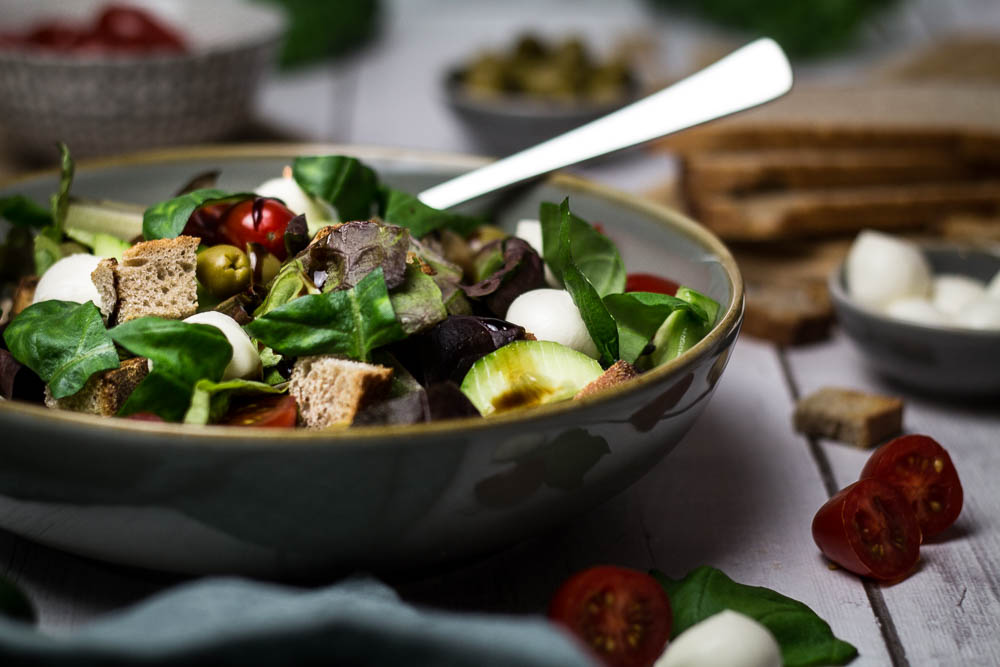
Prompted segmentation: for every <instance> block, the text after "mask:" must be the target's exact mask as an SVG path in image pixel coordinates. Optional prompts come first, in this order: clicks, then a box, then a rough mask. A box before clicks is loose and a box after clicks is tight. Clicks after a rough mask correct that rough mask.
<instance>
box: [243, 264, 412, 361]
mask: <svg viewBox="0 0 1000 667" xmlns="http://www.w3.org/2000/svg"><path fill="white" fill-rule="evenodd" d="M244 329H245V330H246V331H247V333H249V334H250V335H251V336H253V337H254V338H256V339H258V340H260V341H261V342H263V343H264V344H265V345H267V346H268V347H270V348H272V349H273V350H274V351H275V352H277V353H279V354H282V355H286V356H290V357H298V356H302V355H306V354H340V355H344V356H346V357H350V358H351V359H359V360H362V361H367V360H368V358H369V356H370V353H371V351H372V350H373V349H375V348H377V347H380V346H382V345H385V344H387V343H391V342H393V341H396V340H399V339H401V338H403V337H404V336H405V335H406V334H405V333H404V331H403V328H402V327H401V326H400V324H399V322H398V320H397V319H396V313H395V311H394V310H393V307H392V302H391V301H390V299H389V291H388V289H386V286H385V278H384V277H383V275H382V269H381V267H379V268H377V269H375V270H374V271H372V272H371V273H369V274H368V275H367V276H365V277H364V278H363V279H362V280H361V282H359V283H358V284H357V285H356V286H355V287H353V288H352V289H347V290H339V291H336V292H325V293H323V294H311V295H308V296H303V297H300V298H298V299H295V300H294V301H290V302H288V303H286V304H284V305H283V306H279V307H277V308H275V309H273V310H271V311H269V312H267V313H266V314H264V315H262V316H260V317H258V318H257V319H255V320H254V321H253V322H251V323H250V324H248V325H246V326H245V327H244Z"/></svg>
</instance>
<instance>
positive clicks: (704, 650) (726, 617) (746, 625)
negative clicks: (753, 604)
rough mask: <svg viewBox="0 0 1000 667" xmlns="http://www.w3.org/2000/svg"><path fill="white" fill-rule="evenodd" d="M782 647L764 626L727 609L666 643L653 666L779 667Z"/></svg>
mask: <svg viewBox="0 0 1000 667" xmlns="http://www.w3.org/2000/svg"><path fill="white" fill-rule="evenodd" d="M781 664H782V661H781V647H779V646H778V642H777V641H775V639H774V636H773V635H772V634H771V633H770V631H769V630H768V629H767V628H765V627H764V626H763V625H761V624H760V623H758V622H757V621H755V620H753V619H752V618H750V617H749V616H745V615H743V614H740V613H737V612H735V611H731V610H729V609H726V610H725V611H721V612H719V613H718V614H715V615H714V616H709V617H708V618H706V619H705V620H704V621H702V622H701V623H697V624H695V625H692V626H691V627H690V628H688V629H687V630H685V631H684V632H682V633H681V634H680V635H678V637H677V639H675V640H673V641H672V642H670V643H669V644H667V650H666V651H664V653H663V655H662V656H660V658H659V660H657V661H656V663H655V665H654V667H734V666H739V667H781Z"/></svg>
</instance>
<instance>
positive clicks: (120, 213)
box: [65, 199, 145, 241]
mask: <svg viewBox="0 0 1000 667" xmlns="http://www.w3.org/2000/svg"><path fill="white" fill-rule="evenodd" d="M144 212H145V209H144V208H143V207H142V206H136V205H135V204H125V203H122V202H114V201H94V200H90V199H73V200H72V201H71V202H70V203H69V207H68V208H67V209H66V225H65V226H66V227H71V228H73V229H76V230H78V231H81V232H90V233H91V234H108V235H109V236H114V237H115V238H118V239H121V240H123V241H130V240H132V239H134V238H135V237H137V236H140V235H141V234H142V214H143V213H144Z"/></svg>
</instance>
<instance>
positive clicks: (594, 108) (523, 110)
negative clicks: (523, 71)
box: [444, 69, 639, 155]
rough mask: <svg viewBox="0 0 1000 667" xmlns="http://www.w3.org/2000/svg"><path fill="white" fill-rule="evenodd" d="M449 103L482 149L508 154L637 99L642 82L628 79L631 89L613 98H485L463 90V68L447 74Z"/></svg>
mask: <svg viewBox="0 0 1000 667" xmlns="http://www.w3.org/2000/svg"><path fill="white" fill-rule="evenodd" d="M444 88H445V96H446V98H447V100H448V105H449V106H450V107H451V110H452V111H453V112H454V113H455V115H456V116H458V118H459V119H460V120H461V121H462V123H463V125H464V126H465V129H466V132H467V134H468V135H469V136H470V137H471V138H472V140H473V141H474V142H475V143H476V145H477V146H479V147H480V148H481V149H482V150H484V151H486V152H488V153H491V154H493V155H509V154H511V153H515V152H517V151H519V150H522V149H524V148H528V147H529V146H534V145H536V144H539V143H541V142H543V141H545V140H546V139H551V138H552V137H557V136H559V135H560V134H563V133H565V132H569V131H570V130H572V129H575V128H577V127H580V126H581V125H585V124H586V123H589V122H590V121H592V120H597V119H598V118H600V117H601V116H606V115H607V114H609V113H611V112H612V111H614V110H616V109H618V108H620V107H623V106H625V105H626V104H629V103H630V102H634V101H635V100H636V99H638V97H639V95H638V90H639V86H638V84H637V83H635V82H634V81H631V82H630V83H629V92H628V94H627V95H625V96H623V97H622V99H620V100H616V101H614V102H602V103H594V102H565V103H560V102H551V101H544V100H542V101H540V100H536V99H533V98H531V97H528V96H525V95H509V96H503V97H497V98H495V99H482V98H478V97H473V96H470V95H468V94H467V93H465V92H464V91H463V90H462V85H461V71H460V70H458V69H453V70H451V71H450V72H449V73H448V75H447V76H446V77H445V82H444Z"/></svg>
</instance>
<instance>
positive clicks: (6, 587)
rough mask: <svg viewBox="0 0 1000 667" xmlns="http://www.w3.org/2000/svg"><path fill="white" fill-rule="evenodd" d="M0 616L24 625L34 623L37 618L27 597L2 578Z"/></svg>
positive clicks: (0, 584)
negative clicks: (21, 622)
mask: <svg viewBox="0 0 1000 667" xmlns="http://www.w3.org/2000/svg"><path fill="white" fill-rule="evenodd" d="M0 616H5V617H7V618H10V619H13V620H15V621H23V622H24V623H34V622H35V620H37V618H38V616H37V614H36V613H35V608H34V606H33V605H32V604H31V600H29V599H28V596H27V595H25V594H24V592H23V591H22V590H21V589H20V588H18V587H17V586H15V585H14V584H12V583H11V582H10V581H8V580H7V579H5V578H4V577H0Z"/></svg>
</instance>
